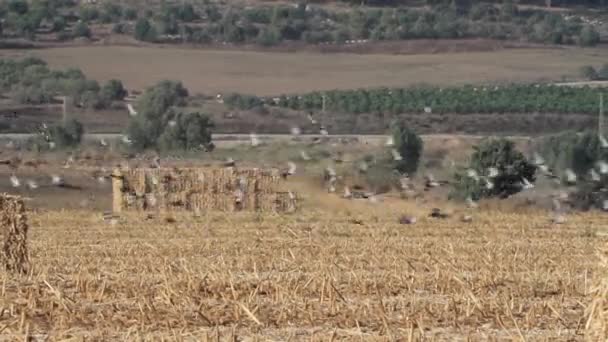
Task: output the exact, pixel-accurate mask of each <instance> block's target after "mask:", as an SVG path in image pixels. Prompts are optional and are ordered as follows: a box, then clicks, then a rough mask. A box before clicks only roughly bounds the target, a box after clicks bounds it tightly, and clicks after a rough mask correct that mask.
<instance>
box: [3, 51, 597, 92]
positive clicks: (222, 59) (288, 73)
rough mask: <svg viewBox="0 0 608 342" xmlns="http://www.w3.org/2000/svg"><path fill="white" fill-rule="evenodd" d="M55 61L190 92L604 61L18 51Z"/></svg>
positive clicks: (555, 72)
mask: <svg viewBox="0 0 608 342" xmlns="http://www.w3.org/2000/svg"><path fill="white" fill-rule="evenodd" d="M24 54H31V55H35V56H39V57H42V58H44V59H45V60H47V61H48V62H49V63H50V64H51V66H54V67H62V68H66V67H79V68H82V69H83V70H84V72H85V73H86V74H87V75H89V76H90V77H92V78H95V79H98V80H101V81H104V80H108V79H112V78H117V79H121V80H123V81H124V82H125V83H126V85H127V86H128V87H129V88H135V89H141V88H143V87H146V86H149V85H151V84H153V83H155V82H157V81H159V80H162V79H175V80H181V81H183V82H184V83H185V85H186V86H187V87H188V88H189V89H190V90H191V92H192V93H206V94H214V93H217V92H231V91H236V92H243V93H254V94H258V95H271V94H281V93H294V92H305V91H311V90H323V89H334V88H359V87H378V86H406V85H413V84H421V83H427V84H440V85H455V84H463V83H479V82H495V81H498V82H515V81H538V80H560V79H561V77H562V76H564V75H566V76H571V77H574V76H578V70H579V68H580V67H581V66H583V65H586V64H591V65H596V66H597V65H600V64H602V63H603V62H605V61H606V60H608V51H606V50H602V49H581V48H568V47H566V48H546V49H505V50H499V51H492V52H463V53H444V54H421V55H389V54H368V55H360V54H345V53H335V54H323V53H309V52H302V53H278V52H254V51H234V50H206V49H205V50H204V49H179V48H161V47H121V46H103V47H101V46H99V47H69V48H51V49H41V50H32V51H29V52H24V51H10V50H5V51H3V52H2V54H1V55H2V56H13V57H14V56H19V55H24Z"/></svg>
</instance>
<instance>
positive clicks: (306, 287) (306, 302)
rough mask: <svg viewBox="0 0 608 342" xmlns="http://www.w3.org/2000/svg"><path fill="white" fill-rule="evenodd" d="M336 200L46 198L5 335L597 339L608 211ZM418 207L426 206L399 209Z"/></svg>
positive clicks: (11, 283) (8, 292)
mask: <svg viewBox="0 0 608 342" xmlns="http://www.w3.org/2000/svg"><path fill="white" fill-rule="evenodd" d="M332 201H334V200H333V199H331V198H330V197H329V196H327V199H325V201H322V202H319V204H314V205H313V203H312V198H308V203H309V208H308V211H307V212H304V213H302V214H299V215H293V216H275V215H267V214H263V215H262V214H252V213H238V214H235V215H224V214H210V215H208V216H203V217H201V218H189V217H178V218H176V219H177V221H176V222H175V223H172V224H167V223H164V220H163V219H162V218H159V219H158V220H149V221H144V220H142V217H141V216H125V217H123V218H121V220H120V221H119V222H118V223H116V224H115V225H110V224H108V223H104V222H102V220H101V217H100V215H98V214H97V215H96V214H94V213H92V212H90V211H65V212H61V211H52V212H46V213H44V212H41V213H37V214H33V215H32V216H31V217H30V221H31V226H32V229H31V255H32V261H33V265H34V266H33V269H32V270H31V272H30V274H29V275H28V276H27V277H22V278H14V277H9V276H7V275H4V274H2V275H0V283H2V291H1V292H0V308H1V309H0V317H1V318H2V325H1V326H0V331H1V335H2V336H3V339H6V340H16V339H21V340H23V338H24V335H29V336H47V335H48V336H50V339H51V340H64V339H68V338H71V340H82V339H83V338H86V339H87V340H92V339H93V340H109V339H114V340H135V339H138V338H142V339H145V340H161V339H169V340H188V341H193V340H205V339H208V338H213V339H216V338H217V337H218V336H219V337H220V338H221V340H228V338H232V337H234V336H238V337H253V338H259V339H260V340H287V339H289V338H291V340H315V341H319V340H337V339H341V340H354V339H364V340H389V339H400V340H408V339H409V340H420V339H421V337H422V336H424V337H425V338H426V339H428V340H445V341H458V340H465V339H467V338H468V339H470V340H473V341H479V340H517V339H520V338H525V339H527V340H552V341H555V340H559V341H562V340H582V339H583V332H584V329H585V318H584V315H583V313H584V310H585V306H586V304H587V298H586V295H587V293H588V289H589V288H590V284H591V283H592V282H593V279H592V276H593V275H594V271H595V268H596V260H595V256H594V251H595V248H596V247H597V246H598V245H599V244H600V243H602V242H603V243H605V242H606V241H605V238H598V237H597V236H596V234H595V232H596V231H597V230H599V229H602V228H603V227H605V222H606V221H605V217H602V216H600V215H597V214H586V215H573V216H571V217H570V219H569V221H568V223H567V224H565V225H562V226H551V225H550V224H549V223H548V220H547V216H546V214H545V213H541V212H537V213H534V214H531V215H526V216H524V215H521V214H509V213H504V212H486V213H478V214H475V220H474V222H473V223H470V224H464V223H460V222H459V220H458V219H457V218H450V219H447V220H438V221H435V220H432V219H430V218H426V217H423V215H424V214H425V213H427V212H428V209H429V208H420V207H416V206H414V205H413V204H407V203H404V202H399V203H397V202H391V201H388V202H387V203H384V204H382V205H378V206H373V205H371V204H368V203H353V202H346V201H340V202H339V203H340V205H339V206H335V207H332V206H331V203H332ZM335 201H337V200H335ZM315 203H317V202H315ZM347 203H350V204H347ZM317 206H319V207H324V209H317V208H315V207H317ZM402 213H410V214H415V215H418V216H419V217H420V222H419V223H418V224H416V225H413V226H402V225H398V224H397V223H396V221H397V217H398V216H399V215H400V214H402ZM231 340H232V339H231Z"/></svg>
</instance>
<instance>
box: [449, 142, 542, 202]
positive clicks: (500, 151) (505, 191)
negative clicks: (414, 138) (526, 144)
mask: <svg viewBox="0 0 608 342" xmlns="http://www.w3.org/2000/svg"><path fill="white" fill-rule="evenodd" d="M473 149H474V152H473V155H472V156H471V160H470V163H469V167H468V169H467V170H459V171H458V172H456V174H455V176H454V188H453V191H452V193H451V195H450V197H452V198H457V199H465V198H468V197H470V198H472V199H473V200H479V199H480V198H488V197H499V198H506V197H509V196H511V195H513V194H516V193H518V192H520V191H521V190H522V189H523V186H522V184H523V183H525V182H526V181H527V182H530V183H534V182H535V180H536V178H535V175H536V166H535V165H533V164H532V163H530V162H528V161H527V160H526V158H525V157H524V155H523V154H522V153H521V152H519V151H517V150H516V149H515V144H514V143H513V142H512V141H509V140H507V139H491V140H487V141H485V142H482V143H481V144H480V145H477V146H475V147H473ZM490 168H495V169H496V170H497V171H498V175H496V176H491V175H490V174H489V169H490ZM471 170H472V171H473V172H475V173H476V174H477V175H478V178H477V179H476V178H475V177H471V176H470V175H469V174H468V172H469V171H471ZM490 184H491V186H490Z"/></svg>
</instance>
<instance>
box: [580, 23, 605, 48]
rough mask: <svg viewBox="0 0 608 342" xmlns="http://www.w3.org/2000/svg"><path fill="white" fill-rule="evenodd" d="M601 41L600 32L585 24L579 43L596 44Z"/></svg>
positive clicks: (584, 44) (585, 44)
mask: <svg viewBox="0 0 608 342" xmlns="http://www.w3.org/2000/svg"><path fill="white" fill-rule="evenodd" d="M599 42H600V34H599V33H598V32H597V31H596V30H595V29H594V28H593V27H591V26H585V27H583V29H582V30H581V32H580V34H579V37H578V43H579V45H581V46H595V45H596V44H597V43H599Z"/></svg>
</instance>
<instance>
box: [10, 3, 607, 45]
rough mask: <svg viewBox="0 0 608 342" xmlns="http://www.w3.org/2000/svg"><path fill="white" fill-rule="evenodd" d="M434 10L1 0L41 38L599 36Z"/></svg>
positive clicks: (531, 17) (24, 32)
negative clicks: (99, 31)
mask: <svg viewBox="0 0 608 342" xmlns="http://www.w3.org/2000/svg"><path fill="white" fill-rule="evenodd" d="M430 7H431V8H430V9H426V8H405V7H398V8H384V9H378V8H365V7H358V8H352V9H348V10H346V11H345V10H340V11H335V10H330V9H327V8H321V7H316V6H311V5H308V4H306V3H304V2H301V3H299V4H297V5H296V6H290V5H273V6H268V5H254V6H250V7H246V8H243V9H236V8H234V7H232V6H226V5H221V4H217V3H211V2H206V3H197V4H196V6H195V5H194V3H188V2H183V3H180V4H170V3H166V2H162V3H161V5H160V7H159V8H148V9H145V10H139V11H138V10H137V9H136V8H134V7H130V6H124V5H122V4H120V3H119V2H111V1H106V2H103V3H100V4H85V5H82V4H78V3H77V2H76V1H72V0H61V1H34V2H28V1H26V0H9V1H5V2H2V3H0V19H2V21H3V25H1V26H0V28H1V30H0V34H2V35H4V36H9V37H11V36H12V37H26V38H30V39H35V38H36V35H37V34H38V32H41V31H44V32H45V33H46V32H48V31H51V32H55V33H56V34H57V35H58V37H59V38H60V39H72V38H76V37H89V36H91V34H92V31H91V28H90V27H89V25H91V24H109V23H113V24H114V27H113V31H114V32H115V33H129V32H131V33H132V34H133V35H134V37H135V38H136V39H139V40H142V41H149V42H156V41H160V40H163V39H164V38H165V37H167V36H169V35H170V36H179V37H180V41H187V42H196V43H210V42H230V43H235V44H238V43H253V44H259V45H264V46H270V45H275V44H279V43H281V42H282V41H302V42H306V43H311V44H317V43H328V42H333V43H339V44H341V43H344V42H347V41H350V40H362V39H363V40H365V39H369V40H376V41H380V40H404V39H419V38H431V39H434V38H469V37H474V38H493V39H512V40H527V41H534V42H542V43H551V44H580V45H595V44H597V43H598V42H599V39H600V37H599V34H598V33H597V31H596V30H595V29H594V28H593V27H592V26H589V25H587V24H585V23H584V22H582V21H581V20H580V19H579V20H577V19H576V18H575V19H574V20H565V19H564V18H563V17H562V16H561V15H559V14H553V13H550V12H546V11H537V10H525V11H518V10H517V6H514V5H513V4H512V3H510V2H506V3H505V4H503V5H501V6H493V5H489V4H485V3H476V4H473V5H471V6H466V7H463V6H459V5H456V6H455V5H454V3H453V2H450V1H447V2H446V1H438V2H436V3H432V4H430ZM133 23H135V24H134V25H133Z"/></svg>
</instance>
